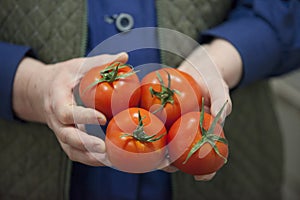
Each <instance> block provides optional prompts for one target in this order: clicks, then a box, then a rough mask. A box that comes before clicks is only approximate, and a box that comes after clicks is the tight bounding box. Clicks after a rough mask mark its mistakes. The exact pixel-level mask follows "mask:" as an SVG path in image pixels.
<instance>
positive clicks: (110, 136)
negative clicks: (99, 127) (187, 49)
mask: <svg viewBox="0 0 300 200" xmlns="http://www.w3.org/2000/svg"><path fill="white" fill-rule="evenodd" d="M138 111H140V113H141V116H142V117H143V124H144V132H145V133H146V134H147V135H154V134H157V136H162V135H164V136H162V138H160V139H159V140H157V141H154V142H141V141H138V140H136V139H135V138H133V137H130V136H126V137H121V136H122V135H123V134H131V133H133V131H134V130H135V129H136V128H137V126H138V124H139V120H138ZM166 133H167V130H166V128H165V126H164V124H163V123H162V122H161V120H160V119H159V118H157V117H156V116H155V115H153V114H151V113H150V112H148V111H147V110H144V109H142V108H129V109H126V110H124V111H121V112H120V113H118V114H117V115H116V116H114V117H113V118H112V119H111V121H110V122H109V124H108V126H107V129H106V139H105V144H106V150H107V156H108V159H109V160H110V161H111V163H112V165H113V167H116V168H117V169H119V170H121V171H125V172H130V173H145V172H149V171H152V170H155V169H156V168H157V167H158V166H159V165H160V164H161V162H162V160H163V159H164V158H165V155H166V142H167V138H166Z"/></svg>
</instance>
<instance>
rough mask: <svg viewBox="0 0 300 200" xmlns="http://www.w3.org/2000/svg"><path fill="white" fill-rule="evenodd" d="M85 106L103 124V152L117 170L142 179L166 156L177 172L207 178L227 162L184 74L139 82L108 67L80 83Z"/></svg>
mask: <svg viewBox="0 0 300 200" xmlns="http://www.w3.org/2000/svg"><path fill="white" fill-rule="evenodd" d="M79 94H80V98H81V100H82V102H83V103H84V105H85V106H87V107H91V108H95V109H97V110H99V111H100V112H102V113H103V114H105V116H106V117H107V119H108V120H109V123H108V126H107V129H106V139H105V143H106V149H107V155H108V158H109V160H110V161H111V163H112V165H113V166H114V167H116V168H117V169H119V170H122V171H126V172H132V173H143V172H148V171H151V170H154V169H156V168H158V167H159V166H161V164H162V162H163V161H164V159H166V156H168V159H169V160H170V162H171V164H172V165H174V166H175V167H177V168H178V169H179V170H181V171H183V172H185V173H188V174H192V175H202V174H209V173H212V172H215V171H217V170H218V169H220V168H221V167H222V166H223V165H224V163H226V159H227V157H228V145H227V141H226V139H225V136H224V132H223V130H222V126H220V124H219V123H218V122H217V121H218V119H219V117H220V116H219V115H220V114H221V112H222V109H221V110H220V112H219V114H218V115H217V116H216V117H215V118H214V117H212V116H211V115H210V114H208V113H206V112H204V109H203V106H204V100H203V99H202V95H201V88H200V87H199V86H198V84H197V83H196V82H195V80H194V79H193V78H192V77H191V76H190V75H189V74H187V73H185V72H182V71H179V70H177V69H174V68H163V69H160V70H157V71H154V72H151V73H149V74H147V75H146V76H145V77H144V78H143V79H142V80H141V81H140V80H139V78H138V76H137V75H136V71H134V70H133V67H132V66H130V65H128V64H124V63H110V64H107V65H104V66H99V67H95V68H93V69H91V70H90V71H89V72H87V74H86V75H85V76H84V77H83V78H82V79H81V82H80V86H79Z"/></svg>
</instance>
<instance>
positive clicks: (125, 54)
mask: <svg viewBox="0 0 300 200" xmlns="http://www.w3.org/2000/svg"><path fill="white" fill-rule="evenodd" d="M117 57H118V58H119V59H120V58H128V54H127V53H126V52H121V53H118V54H117Z"/></svg>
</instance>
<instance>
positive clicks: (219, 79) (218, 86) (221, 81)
mask: <svg viewBox="0 0 300 200" xmlns="http://www.w3.org/2000/svg"><path fill="white" fill-rule="evenodd" d="M178 69H179V70H182V71H184V72H186V73H188V74H190V75H191V76H192V77H193V78H194V79H195V80H196V81H197V82H198V84H199V85H200V87H201V89H202V93H203V97H204V102H205V111H206V112H209V113H211V114H212V115H213V116H216V115H217V113H218V112H219V111H220V110H221V108H222V106H223V105H224V103H225V102H227V104H226V105H225V108H224V111H223V113H222V115H221V117H220V123H224V120H225V118H226V116H227V115H229V114H230V112H231V109H232V103H231V99H230V94H229V88H232V87H234V86H235V85H236V84H238V82H239V80H240V78H241V76H242V61H241V58H240V55H239V53H238V52H237V50H236V49H235V48H234V47H233V46H232V45H231V44H230V43H229V42H227V41H225V40H222V39H215V40H214V41H213V42H212V43H211V44H207V45H204V46H199V47H198V48H196V49H195V50H194V51H193V52H192V53H191V54H190V56H189V57H188V58H187V59H186V60H185V61H184V62H183V63H181V65H180V66H179V68H178ZM215 174H216V172H214V173H211V174H207V175H201V176H194V178H195V180H210V179H212V178H213V177H214V176H215Z"/></svg>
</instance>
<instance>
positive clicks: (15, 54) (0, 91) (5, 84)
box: [0, 42, 30, 120]
mask: <svg viewBox="0 0 300 200" xmlns="http://www.w3.org/2000/svg"><path fill="white" fill-rule="evenodd" d="M29 52H30V48H29V47H26V46H18V45H13V44H10V43H4V42H0V70H1V72H0V96H1V103H0V118H2V119H7V120H16V117H15V116H14V113H13V109H12V89H13V82H14V76H15V73H16V71H17V68H18V65H19V63H20V62H21V60H22V59H23V57H24V56H25V55H26V54H27V53H29Z"/></svg>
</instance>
